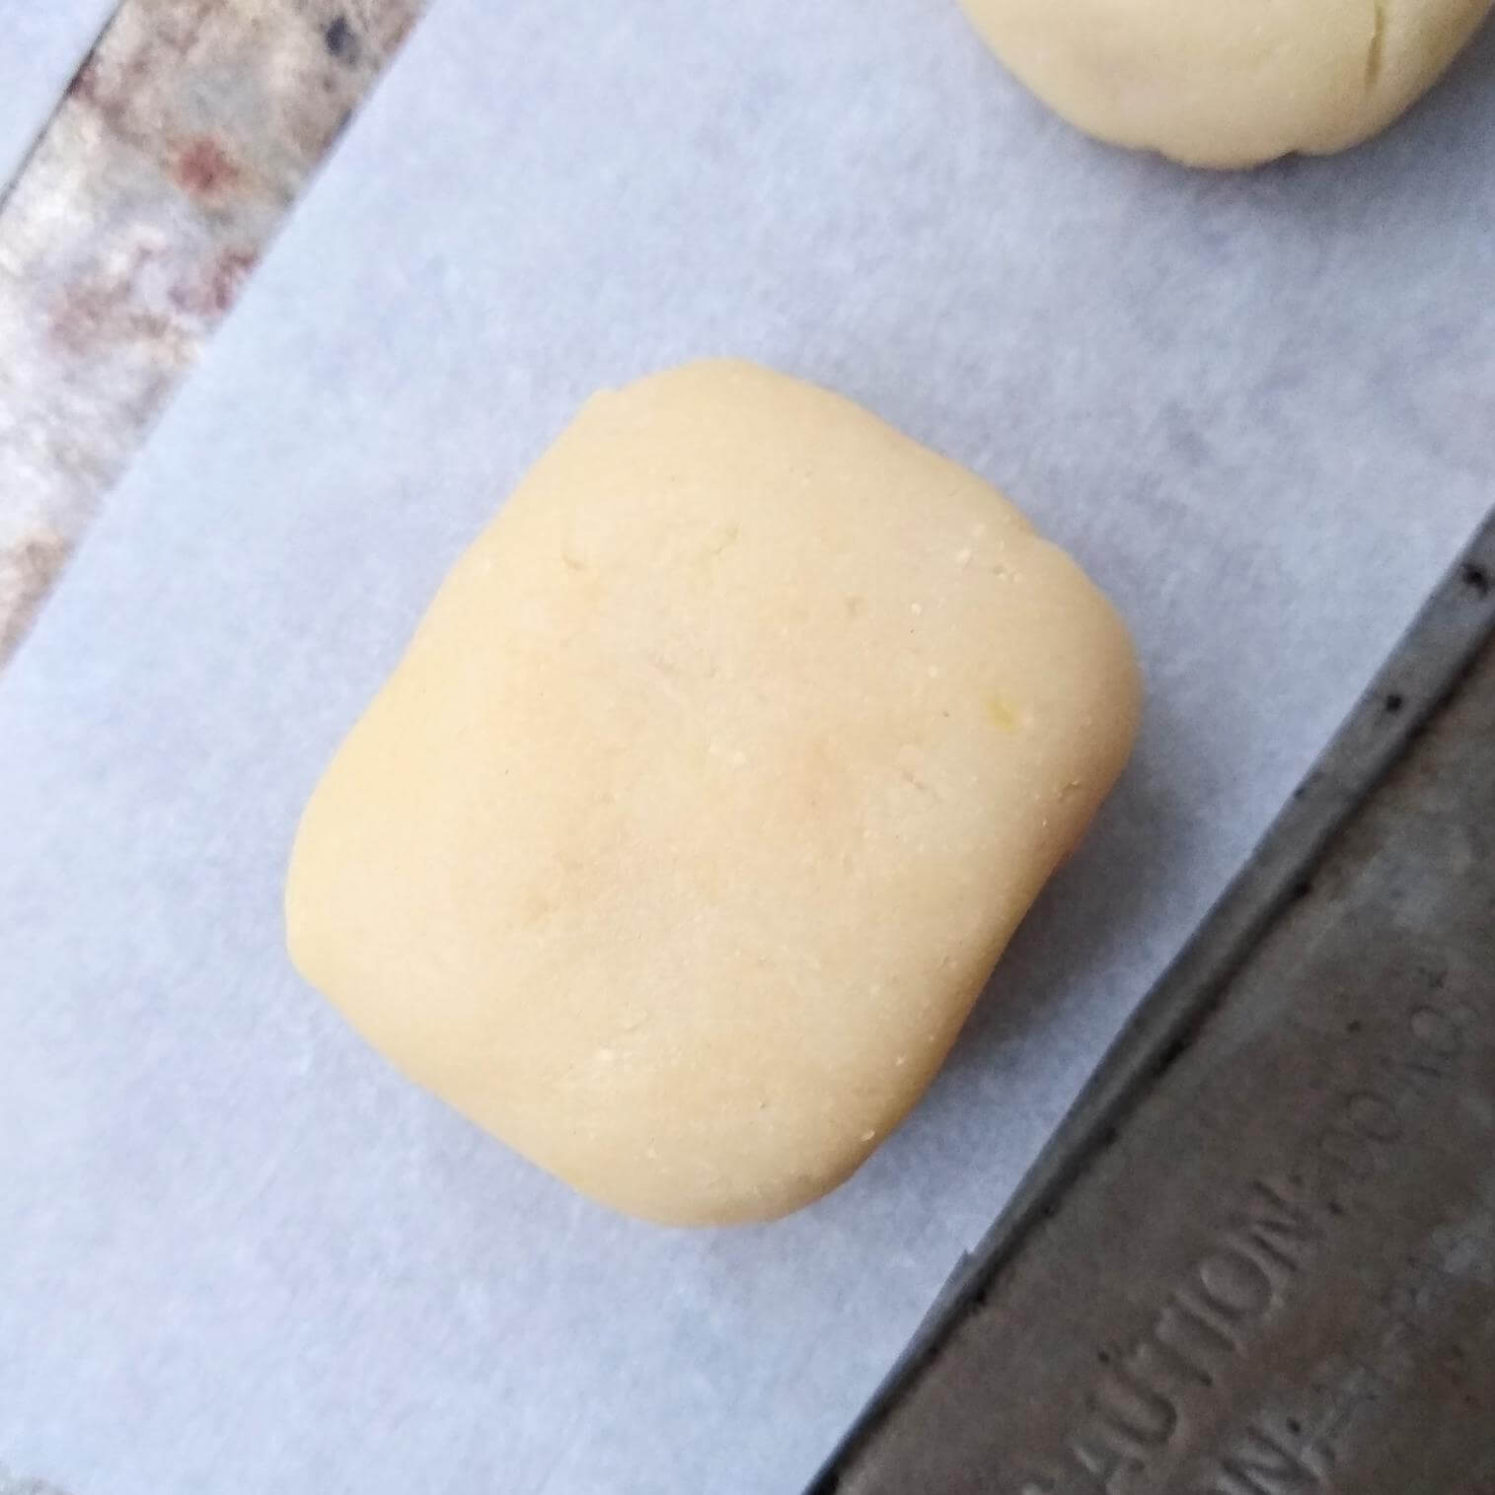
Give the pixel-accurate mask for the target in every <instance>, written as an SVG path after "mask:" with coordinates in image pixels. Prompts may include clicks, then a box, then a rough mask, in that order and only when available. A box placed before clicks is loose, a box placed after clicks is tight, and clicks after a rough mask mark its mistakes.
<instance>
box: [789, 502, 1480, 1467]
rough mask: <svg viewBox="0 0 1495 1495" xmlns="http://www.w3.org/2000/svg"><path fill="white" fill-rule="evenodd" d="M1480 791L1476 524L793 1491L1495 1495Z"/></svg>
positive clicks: (1478, 602)
mask: <svg viewBox="0 0 1495 1495" xmlns="http://www.w3.org/2000/svg"><path fill="white" fill-rule="evenodd" d="M1388 765H1391V771H1390V773H1389V774H1387V768H1388ZM1492 768H1495V516H1492V518H1491V519H1490V521H1489V522H1488V523H1487V524H1486V526H1485V527H1484V530H1483V532H1482V534H1481V535H1480V537H1479V538H1478V539H1477V541H1476V542H1475V544H1474V545H1473V546H1472V547H1471V548H1470V550H1469V551H1468V553H1467V554H1466V555H1465V556H1464V558H1463V559H1462V560H1461V561H1460V562H1459V564H1458V565H1457V566H1456V567H1455V568H1454V571H1453V572H1452V574H1451V575H1450V577H1449V579H1448V581H1447V582H1446V583H1445V584H1444V586H1443V587H1442V588H1441V589H1440V591H1439V593H1438V594H1437V595H1436V596H1435V597H1434V598H1433V600H1432V601H1431V603H1430V604H1429V606H1428V608H1427V610H1426V611H1425V613H1424V614H1423V616H1422V617H1421V618H1420V620H1419V622H1418V624H1417V626H1416V627H1415V628H1414V629H1413V630H1412V632H1411V633H1410V635H1409V636H1408V638H1407V639H1406V641H1405V642H1404V643H1403V645H1402V646H1401V647H1400V648H1399V649H1398V651H1397V652H1396V654H1395V655H1394V656H1393V657H1392V659H1391V660H1390V662H1389V663H1388V664H1387V666H1386V668H1385V669H1384V671H1383V672H1382V673H1381V675H1380V677H1379V678H1378V679H1377V681H1376V683H1375V685H1374V686H1373V687H1372V689H1371V690H1370V691H1369V692H1368V693H1367V695H1366V697H1365V699H1364V701H1363V702H1362V703H1361V705H1360V707H1359V709H1358V710H1357V711H1356V713H1355V714H1354V716H1353V717H1352V718H1351V720H1350V721H1349V723H1348V724H1347V725H1346V727H1345V729H1344V731H1343V732H1342V733H1341V734H1340V736H1339V738H1338V739H1337V740H1336V742H1335V743H1334V745H1333V746H1332V747H1331V748H1330V750H1329V751H1328V753H1327V754H1326V755H1325V757H1324V759H1323V760H1322V762H1321V763H1320V765H1319V766H1318V768H1317V769H1316V770H1315V772H1314V773H1313V774H1312V775H1310V777H1309V778H1308V780H1307V781H1306V782H1305V783H1304V784H1303V785H1302V786H1301V787H1300V789H1299V791H1298V792H1297V793H1296V794H1295V795H1294V797H1293V800H1292V802H1291V803H1290V804H1289V805H1288V807H1287V809H1286V810H1285V811H1284V812H1283V814H1282V816H1281V817H1280V818H1279V820H1278V822H1277V824H1276V825H1275V826H1274V828H1273V830H1272V832H1271V833H1270V835H1269V836H1268V838H1267V840H1266V842H1265V843H1264V844H1263V846H1262V848H1261V850H1260V852H1259V854H1258V855H1257V856H1256V857H1255V858H1253V860H1252V862H1251V865H1250V866H1249V867H1248V868H1247V870H1246V872H1245V873H1244V874H1243V875H1242V877H1241V878H1240V879H1239V881H1238V882H1237V883H1236V885H1235V886H1234V887H1233V888H1232V889H1231V891H1230V893H1229V894H1228V895H1227V896H1226V897H1225V899H1223V900H1222V902H1221V904H1220V906H1219V907H1218V908H1217V909H1216V910H1215V912H1214V913H1213V914H1212V915H1211V917H1210V918H1209V919H1208V920H1206V922H1205V924H1204V926H1203V927H1202V928H1201V930H1200V932H1199V934H1198V935H1197V936H1196V937H1195V939H1194V940H1193V941H1191V943H1190V945H1189V947H1188V949H1187V950H1186V951H1185V952H1184V954H1183V955H1182V956H1181V957H1180V959H1179V961H1178V962H1177V964H1176V965H1175V967H1174V968H1173V970H1172V971H1170V973H1169V974H1168V976H1167V977H1165V979H1164V980H1163V981H1162V982H1161V983H1160V985H1159V987H1158V989H1157V990H1156V991H1155V992H1154V993H1153V994H1152V995H1151V996H1150V997H1149V999H1148V1001H1147V1002H1146V1003H1145V1004H1144V1006H1143V1007H1142V1008H1141V1009H1140V1010H1139V1011H1138V1013H1137V1015H1136V1017H1135V1018H1134V1019H1133V1021H1132V1022H1131V1023H1130V1024H1129V1025H1128V1029H1127V1032H1126V1033H1125V1035H1124V1036H1123V1038H1122V1039H1121V1040H1120V1041H1119V1043H1118V1045H1117V1047H1116V1049H1115V1050H1114V1051H1113V1052H1112V1054H1111V1055H1110V1056H1109V1057H1108V1059H1107V1062H1106V1063H1105V1064H1104V1065H1103V1066H1102V1068H1101V1070H1100V1072H1099V1073H1098V1074H1097V1076H1096V1078H1095V1079H1094V1080H1093V1081H1092V1082H1091V1084H1090V1086H1089V1087H1088V1088H1087V1090H1086V1092H1085V1094H1084V1095H1083V1096H1082V1098H1081V1100H1080V1101H1079V1103H1078V1104H1077V1106H1076V1108H1075V1111H1074V1113H1073V1114H1072V1115H1071V1117H1070V1118H1069V1119H1068V1120H1067V1121H1066V1123H1065V1125H1064V1126H1063V1127H1062V1128H1061V1129H1060V1131H1059V1133H1058V1134H1057V1135H1056V1137H1055V1138H1054V1140H1053V1142H1052V1143H1051V1144H1050V1146H1049V1147H1048V1149H1047V1150H1046V1151H1045V1153H1044V1156H1043V1157H1042V1159H1041V1160H1040V1162H1039V1164H1038V1165H1037V1167H1036V1168H1035V1170H1034V1173H1033V1175H1032V1176H1031V1177H1030V1179H1029V1180H1028V1181H1027V1182H1026V1183H1025V1186H1024V1188H1023V1189H1022V1190H1020V1191H1019V1194H1018V1196H1017V1198H1016V1199H1015V1200H1014V1201H1013V1204H1012V1205H1011V1207H1010V1208H1009V1209H1008V1210H1007V1211H1006V1212H1005V1214H1004V1216H1003V1217H1002V1218H1001V1219H1000V1220H999V1221H998V1222H997V1224H996V1225H995V1226H994V1227H993V1229H992V1232H991V1234H990V1235H989V1237H988V1239H987V1240H986V1242H984V1243H983V1246H982V1248H981V1249H980V1250H979V1251H978V1252H976V1253H974V1254H973V1256H972V1258H971V1260H970V1262H969V1264H968V1265H967V1267H966V1268H965V1270H964V1271H962V1272H961V1273H960V1274H959V1276H958V1278H957V1279H956V1280H955V1281H954V1282H953V1283H952V1289H951V1292H950V1294H949V1301H948V1304H947V1306H946V1307H945V1309H944V1311H943V1312H942V1313H940V1314H939V1315H938V1316H937V1317H936V1318H935V1320H934V1321H933V1322H932V1323H931V1324H930V1325H929V1326H928V1327H927V1329H926V1331H925V1333H924V1334H923V1335H922V1336H921V1337H920V1339H919V1342H918V1343H917V1344H915V1345H913V1346H911V1347H910V1350H909V1352H908V1354H907V1356H906V1359H905V1362H904V1364H903V1366H902V1367H901V1369H900V1370H899V1372H898V1373H897V1374H896V1375H895V1376H893V1377H892V1378H891V1379H890V1381H889V1382H888V1384H887V1385H886V1386H885V1387H884V1389H883V1390H882V1393H881V1394H880V1395H879V1397H877V1398H876V1399H875V1400H874V1403H873V1404H872V1406H871V1407H869V1408H868V1410H867V1412H866V1413H865V1414H864V1416H863V1418H862V1419H861V1421H860V1423H859V1425H858V1426H857V1427H856V1428H855V1429H854V1430H853V1432H852V1434H851V1435H850V1436H849V1437H848V1439H847V1440H846V1442H845V1444H844V1445H843V1447H842V1449H841V1450H840V1451H839V1452H838V1454H837V1455H836V1456H835V1457H834V1458H833V1459H832V1461H831V1462H830V1464H829V1465H828V1467H827V1469H826V1470H825V1472H824V1473H823V1475H822V1477H821V1478H820V1479H819V1480H817V1481H816V1483H815V1485H814V1495H833V1492H839V1495H884V1492H886V1495H894V1492H903V1491H908V1490H920V1491H928V1492H931V1495H933V1492H936V1491H937V1492H940V1495H960V1492H971V1495H975V1492H985V1491H994V1492H1009V1491H1010V1492H1021V1495H1070V1492H1077V1495H1079V1492H1083V1495H1089V1492H1093V1491H1099V1490H1104V1491H1107V1492H1111V1495H1154V1492H1156V1495H1164V1492H1167V1491H1172V1490H1187V1491H1191V1492H1199V1495H1206V1492H1208V1495H1310V1492H1329V1491H1335V1490H1354V1491H1356V1492H1363V1495H1381V1492H1384V1495H1407V1492H1408V1491H1412V1490H1419V1491H1421V1490H1427V1491H1434V1490H1437V1491H1448V1492H1453V1491H1470V1492H1477V1491H1484V1490H1487V1489H1495V919H1492V910H1495V841H1492V837H1495V772H1492Z"/></svg>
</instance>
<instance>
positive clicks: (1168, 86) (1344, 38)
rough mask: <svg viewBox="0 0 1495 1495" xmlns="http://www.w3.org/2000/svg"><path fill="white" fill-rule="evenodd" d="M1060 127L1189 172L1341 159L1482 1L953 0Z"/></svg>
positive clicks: (1418, 81) (1422, 88)
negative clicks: (1065, 123) (1301, 156)
mask: <svg viewBox="0 0 1495 1495" xmlns="http://www.w3.org/2000/svg"><path fill="white" fill-rule="evenodd" d="M961 3H962V4H963V5H964V6H965V9H966V11H967V12H968V13H969V15H970V17H971V19H972V21H974V22H975V24H976V28H977V30H978V31H980V32H981V34H982V35H983V36H984V37H985V38H986V40H987V42H988V43H989V44H990V45H991V47H992V50H993V51H995V52H996V53H997V55H998V56H999V57H1000V58H1001V59H1002V60H1003V61H1004V62H1005V63H1006V65H1007V66H1008V67H1009V68H1010V69H1011V70H1012V71H1013V73H1015V74H1016V75H1017V77H1018V78H1019V79H1021V80H1022V82H1024V83H1025V84H1027V86H1028V87H1029V88H1031V89H1032V90H1033V92H1034V93H1036V94H1037V95H1038V96H1039V97H1040V98H1041V99H1043V100H1044V101H1045V102H1046V103H1048V104H1049V105H1050V106H1051V107H1052V108H1054V109H1056V110H1057V111H1058V112H1059V113H1060V114H1062V115H1063V116H1064V117H1065V118H1066V119H1068V120H1069V121H1070V122H1071V123H1072V124H1075V125H1077V126H1079V128H1080V129H1082V130H1085V131H1086V132H1088V133H1089V134H1091V135H1095V136H1098V137H1099V138H1100V139H1102V140H1109V141H1112V142H1114V143H1115V144H1118V145H1127V146H1136V147H1143V148H1150V149H1153V150H1157V151H1161V152H1162V153H1163V154H1164V155H1165V156H1172V157H1173V158H1175V159H1176V160H1179V161H1183V162H1186V163H1189V164H1191V165H1196V166H1219V167H1231V166H1252V165H1256V164H1258V163H1260V162H1263V161H1270V160H1273V159H1275V158H1276V157H1278V156H1284V155H1288V154H1289V153H1291V152H1294V151H1302V152H1305V153H1308V154H1312V155H1323V154H1327V153H1329V152H1332V151H1339V150H1344V149H1345V148H1346V147H1348V146H1351V145H1356V144H1358V143H1359V142H1360V141H1362V140H1367V139H1369V138H1370V137H1371V136H1372V135H1375V134H1377V133H1379V132H1380V131H1381V130H1383V129H1385V127H1386V126H1387V125H1389V124H1390V123H1391V122H1392V121H1393V120H1394V119H1396V118H1397V117H1398V116H1399V115H1400V114H1401V113H1402V112H1403V111H1404V110H1406V109H1407V108H1408V107H1409V106H1410V105H1411V104H1412V103H1413V102H1414V101H1415V100H1416V99H1418V98H1419V97H1420V96H1421V95H1422V94H1423V93H1424V92H1426V90H1427V89H1428V88H1429V87H1431V86H1432V84H1433V83H1434V82H1435V81H1436V80H1437V78H1438V77H1439V75H1440V74H1441V73H1442V72H1443V71H1444V69H1445V68H1446V67H1447V66H1448V65H1449V63H1450V62H1452V61H1453V59H1454V57H1455V56H1456V55H1457V54H1458V52H1459V50H1460V48H1462V47H1463V45H1464V43H1465V42H1467V41H1468V40H1469V38H1470V37H1471V36H1472V35H1473V34H1474V32H1475V31H1476V30H1477V29H1478V27H1479V23H1480V22H1481V21H1482V20H1483V19H1484V17H1485V16H1486V15H1487V14H1488V13H1489V10H1490V3H1491V0H1248V3H1242V0H1062V3H1061V0H961Z"/></svg>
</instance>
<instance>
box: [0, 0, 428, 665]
mask: <svg viewBox="0 0 1495 1495" xmlns="http://www.w3.org/2000/svg"><path fill="white" fill-rule="evenodd" d="M425 3H426V0H122V3H121V4H120V5H119V8H118V10H117V11H116V12H115V14H114V16H113V18H112V19H111V21H110V22H109V24H108V26H107V27H106V28H105V30H104V32H103V34H102V35H101V36H100V37H99V38H98V40H97V42H96V43H95V45H94V47H93V49H92V51H91V52H90V54H89V56H88V58H87V60H86V61H85V63H84V64H83V66H82V67H81V68H80V69H79V71H78V73H77V75H76V76H75V77H74V78H73V80H72V82H71V83H70V84H69V86H68V88H67V91H66V93H65V95H64V96H63V98H62V99H61V100H59V102H58V104H57V108H56V110H55V112H54V113H53V115H52V118H51V120H50V121H49V122H48V124H47V126H46V128H45V130H44V132H43V133H42V135H41V137H40V139H39V140H38V141H37V143H36V146H35V148H34V149H33V151H32V152H31V155H30V157H29V158H28V159H27V161H26V163H25V164H24V166H23V167H22V169H21V171H20V173H19V175H18V176H17V178H16V179H15V181H13V182H10V183H0V666H3V664H4V661H5V660H6V659H7V658H8V657H9V656H10V654H11V653H12V652H13V651H14V649H15V647H16V646H17V644H19V642H20V641H21V638H22V637H23V635H24V634H25V632H26V629H27V628H28V626H29V625H30V623H31V621H32V619H33V618H34V617H35V616H36V613H37V611H38V609H39V608H40V607H41V606H42V604H43V603H44V601H45V599H46V596H47V594H48V592H49V591H50V589H51V587H52V584H53V583H54V581H55V580H56V578H57V576H58V575H59V573H60V572H61V570H62V568H63V566H64V565H65V564H66V562H67V559H68V556H69V555H70V554H71V553H72V550H73V547H74V546H75V545H76V544H77V543H78V541H79V539H80V538H81V537H82V535H83V533H84V531H85V530H86V529H87V527H88V524H89V522H90V521H91V520H92V519H93V517H94V515H95V514H97V513H98V512H99V509H100V506H101V504H102V503H103V501H104V499H105V496H106V495H107V493H108V491H109V489H110V488H111V486H112V485H113V484H114V482H115V480H116V479H117V478H118V477H119V476H120V474H121V473H122V472H123V471H124V469H125V467H126V466H127V464H128V463H129V461H130V459H131V457H132V456H133V455H134V453H135V452H136V450H137V449H138V448H139V446H140V445H141V443H142V442H143V441H144V439H145V437H146V435H147V433H148V432H149V430H150V428H151V426H152V425H153V424H154V422H155V420H156V417H157V416H158V415H159V414H160V413H161V410H162V409H163V408H164V406H165V405H166V402H167V401H168V400H169V399H170V398H171V395H172V392H173V391H174V390H175V389H176V388H177V386H178V384H179V383H180V382H181V381H182V379H183V378H185V377H186V375H187V373H188V371H189V370H190V369H191V368H192V365H193V363H194V362H195V361H196V359H197V356H198V354H199V352H200V351H201V350H202V348H203V346H204V345H205V344H206V342H207V340H208V338H210V337H211V336H212V334H213V331H214V329H215V328H216V327H217V325H218V324H219V322H220V321H221V320H222V319H223V317H224V315H225V314H226V313H227V311H228V309H229V308H230V307H231V306H232V305H233V303H234V301H235V299H236V297H237V296H238V294H239V290H240V288H241V287H242V285H243V283H244V280H245V278H246V277H247V276H248V275H249V273H250V272H251V271H252V270H253V268H254V266H255V264H256V262H257V261H258V259H259V257H260V255H261V254H262V253H263V252H264V250H265V247H266V245H267V244H268V243H269V242H270V240H271V238H272V237H273V235H274V234H275V231H276V229H277V227H278V226H279V224H280V222H281V220H282V218H283V217H284V216H285V214H286V212H287V211H288V209H289V208H290V206H291V204H292V203H293V202H294V201H295V199H296V196H297V194H298V193H299V192H300V191H301V189H302V187H303V186H304V184H305V183H306V181H307V179H308V177H309V176H310V175H311V174H312V172H313V171H314V170H315V169H316V167H317V164H318V163H319V162H320V161H321V159H322V157H323V155H324V154H325V153H326V152H327V150H328V149H329V148H330V146H331V145H332V143H333V142H334V141H335V140H336V139H337V137H338V134H339V132H340V131H341V130H342V128H343V126H344V125H345V124H346V123H347V120H348V118H349V115H350V114H351V113H352V111H353V110H354V109H355V108H356V107H357V105H358V103H359V101H360V100H361V99H362V98H363V96H364V94H365V93H366V92H367V91H368V90H369V88H370V87H371V86H372V84H373V82H374V80H375V79H376V78H377V77H378V75H379V74H380V72H381V71H382V69H383V68H384V65H385V64H386V63H387V62H388V61H389V59H390V57H391V56H392V55H393V54H394V52H395V51H396V50H397V49H398V47H399V45H400V43H401V41H402V40H403V39H404V37H405V36H406V35H407V33H408V32H409V30H410V28H411V26H412V25H413V24H414V22H415V20H416V18H417V17H418V15H419V14H420V12H421V11H422V10H423V9H424V7H425ZM205 501H207V500H206V499H205Z"/></svg>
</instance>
